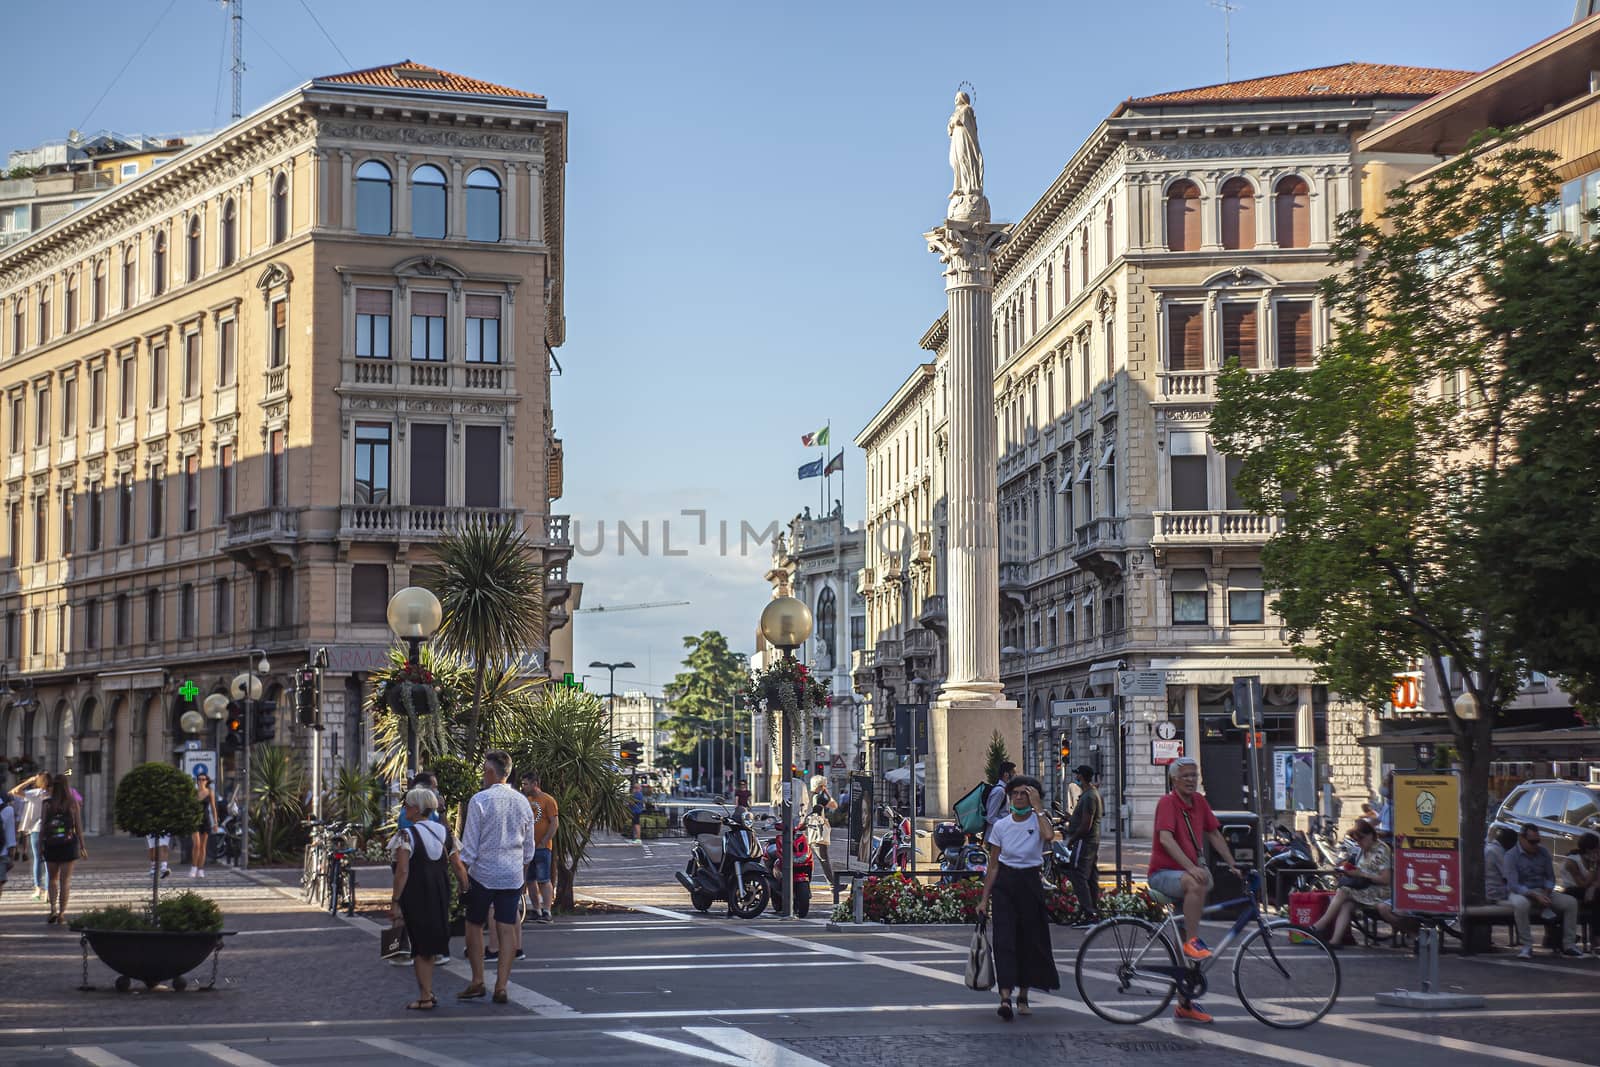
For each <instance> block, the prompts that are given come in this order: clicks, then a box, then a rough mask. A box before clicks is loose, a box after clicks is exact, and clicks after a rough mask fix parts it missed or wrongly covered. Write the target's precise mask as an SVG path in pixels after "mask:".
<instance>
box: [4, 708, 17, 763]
mask: <svg viewBox="0 0 1600 1067" xmlns="http://www.w3.org/2000/svg"><path fill="white" fill-rule="evenodd" d="M0 744H3V745H4V746H5V750H4V753H3V755H4V756H5V758H6V759H8V760H14V759H17V758H18V757H20V756H21V755H22V712H20V711H18V710H17V706H16V705H15V704H12V703H11V702H10V701H7V702H6V706H5V708H4V709H3V710H0Z"/></svg>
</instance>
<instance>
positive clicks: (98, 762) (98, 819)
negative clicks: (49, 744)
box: [73, 697, 111, 835]
mask: <svg viewBox="0 0 1600 1067" xmlns="http://www.w3.org/2000/svg"><path fill="white" fill-rule="evenodd" d="M76 718H77V721H78V722H79V723H81V724H82V729H81V730H80V731H79V732H78V734H77V737H76V739H75V740H76V743H77V746H78V751H77V754H76V757H75V763H76V767H75V770H74V774H73V777H74V778H76V779H77V787H78V792H80V793H82V794H83V832H84V833H86V834H92V835H97V834H102V833H105V832H106V831H107V830H108V829H109V827H110V823H111V820H110V798H109V796H108V794H109V793H110V790H109V788H108V787H107V783H106V780H105V754H104V753H103V752H102V751H101V744H102V741H103V734H104V732H105V715H104V711H103V709H102V706H101V704H100V701H98V700H96V699H95V698H94V697H88V698H86V699H85V700H84V702H83V707H82V708H80V709H79V711H78V713H77V716H76Z"/></svg>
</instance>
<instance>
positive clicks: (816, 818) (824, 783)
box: [805, 774, 839, 904]
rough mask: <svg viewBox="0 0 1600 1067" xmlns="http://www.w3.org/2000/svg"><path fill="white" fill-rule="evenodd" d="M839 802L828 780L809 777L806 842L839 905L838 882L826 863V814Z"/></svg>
mask: <svg viewBox="0 0 1600 1067" xmlns="http://www.w3.org/2000/svg"><path fill="white" fill-rule="evenodd" d="M838 810H839V802H838V801H837V800H835V799H834V797H833V794H832V793H831V792H829V791H828V779H827V778H826V777H824V776H823V775H820V774H817V775H812V777H811V808H810V810H809V811H807V812H806V822H805V826H806V840H807V841H808V842H810V844H811V852H812V855H814V856H816V857H817V859H818V860H819V861H821V863H822V874H823V877H825V878H827V879H828V888H830V889H832V890H833V902H834V903H835V904H837V903H839V882H838V880H837V879H836V878H834V876H833V864H832V863H830V862H828V838H829V837H830V836H831V835H832V833H833V827H831V826H829V825H828V812H830V811H838Z"/></svg>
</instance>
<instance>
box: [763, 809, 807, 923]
mask: <svg viewBox="0 0 1600 1067" xmlns="http://www.w3.org/2000/svg"><path fill="white" fill-rule="evenodd" d="M768 829H775V830H779V831H780V833H778V834H777V835H776V836H774V837H773V838H772V840H770V841H768V842H767V845H766V849H765V850H764V852H763V855H764V856H765V859H766V868H767V877H769V878H770V879H771V880H772V910H773V911H775V912H777V913H778V914H779V915H782V914H783V911H784V901H785V899H786V898H785V896H784V891H783V857H782V856H781V855H779V853H778V843H779V842H780V841H782V840H783V837H782V834H781V830H782V828H781V827H778V826H776V825H769V827H768ZM811 865H812V854H811V841H810V839H809V838H807V837H806V832H805V829H804V827H800V826H796V827H795V828H794V913H795V915H796V916H797V917H799V918H801V919H804V918H805V917H806V916H807V915H808V914H810V912H811Z"/></svg>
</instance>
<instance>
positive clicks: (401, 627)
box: [386, 585, 444, 782]
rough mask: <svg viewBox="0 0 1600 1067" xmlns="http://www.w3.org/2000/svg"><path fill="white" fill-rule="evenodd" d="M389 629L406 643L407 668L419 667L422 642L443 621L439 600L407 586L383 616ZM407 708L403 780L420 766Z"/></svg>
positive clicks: (414, 727)
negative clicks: (404, 776)
mask: <svg viewBox="0 0 1600 1067" xmlns="http://www.w3.org/2000/svg"><path fill="white" fill-rule="evenodd" d="M386 615H387V618H388V621H389V629H390V630H393V631H394V635H395V636H396V637H398V638H400V639H401V640H402V641H404V642H405V643H406V667H407V668H411V667H415V666H417V665H418V662H419V660H420V658H421V656H422V642H424V641H426V640H427V639H428V638H430V637H432V636H433V635H434V632H435V631H436V630H438V629H439V623H440V621H441V620H442V619H443V618H444V611H443V609H442V608H440V607H439V598H438V597H436V596H434V595H433V593H431V592H429V591H428V590H426V589H424V588H422V587H421V586H420V585H408V586H406V587H405V588H404V589H401V590H399V591H397V592H396V593H395V595H394V596H392V597H390V598H389V610H388V612H387V613H386ZM410 708H411V705H407V711H406V780H407V781H408V782H409V781H411V780H412V779H413V778H415V777H416V774H417V770H418V768H419V766H420V764H421V762H422V760H421V757H420V756H419V755H418V752H417V715H416V712H415V711H412V710H410Z"/></svg>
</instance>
